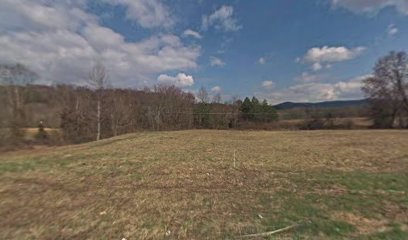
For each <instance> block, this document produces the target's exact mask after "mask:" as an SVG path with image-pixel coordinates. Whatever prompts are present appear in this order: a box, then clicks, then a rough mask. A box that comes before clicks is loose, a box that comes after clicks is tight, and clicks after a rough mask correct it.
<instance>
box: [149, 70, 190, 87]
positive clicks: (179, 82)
mask: <svg viewBox="0 0 408 240" xmlns="http://www.w3.org/2000/svg"><path fill="white" fill-rule="evenodd" d="M157 81H158V82H159V83H161V84H168V85H174V86H176V87H190V86H193V85H194V78H193V76H191V75H186V74H185V73H179V74H177V76H174V77H173V76H169V75H167V74H161V75H159V77H158V78H157Z"/></svg>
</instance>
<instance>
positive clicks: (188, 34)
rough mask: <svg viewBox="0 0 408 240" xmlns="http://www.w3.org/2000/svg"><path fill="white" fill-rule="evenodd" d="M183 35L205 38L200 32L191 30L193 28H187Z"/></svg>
mask: <svg viewBox="0 0 408 240" xmlns="http://www.w3.org/2000/svg"><path fill="white" fill-rule="evenodd" d="M183 36H185V37H193V38H197V39H202V38H203V36H202V35H201V34H200V33H199V32H196V31H193V30H191V29H187V30H185V31H184V32H183Z"/></svg>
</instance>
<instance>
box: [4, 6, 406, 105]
mask: <svg viewBox="0 0 408 240" xmlns="http://www.w3.org/2000/svg"><path fill="white" fill-rule="evenodd" d="M0 49H1V51H0V64H14V63H22V64H25V65H26V66H28V67H29V68H30V69H32V70H33V71H35V72H36V73H37V74H38V75H39V76H40V77H39V79H38V80H37V82H36V83H38V84H48V85H55V84H61V83H64V84H76V85H86V84H87V77H88V75H89V71H90V70H91V69H92V66H93V65H95V64H96V63H102V64H103V65H105V66H106V68H107V70H108V73H109V81H110V84H111V85H112V86H114V87H120V88H125V87H126V88H143V87H145V86H147V87H151V86H153V85H155V84H167V85H176V86H178V87H180V88H182V89H183V90H185V91H187V92H192V93H196V92H197V91H198V89H199V88H200V87H205V88H206V89H208V91H209V93H210V94H211V95H215V94H221V96H222V98H223V100H224V101H228V100H229V99H231V98H232V97H234V96H237V97H240V98H243V97H246V96H256V97H258V98H260V99H267V100H268V101H269V102H270V103H280V102H284V101H294V102H304V101H308V102H317V101H329V100H349V99H361V98H363V97H364V95H363V93H362V92H361V86H362V82H361V80H362V79H364V78H365V77H367V76H370V74H372V69H373V67H374V65H375V63H376V61H377V60H378V58H380V57H382V56H384V55H386V54H387V53H388V52H389V51H393V50H394V51H408V0H274V1H270V0H253V1H248V0H229V1H227V0H98V1H96V0H1V1H0Z"/></svg>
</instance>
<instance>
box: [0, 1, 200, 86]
mask: <svg viewBox="0 0 408 240" xmlns="http://www.w3.org/2000/svg"><path fill="white" fill-rule="evenodd" d="M135 2H139V1H135ZM27 8H29V9H36V11H28V10H29V9H27ZM4 16H12V18H11V19H12V20H11V21H10V20H9V21H0V49H2V51H0V63H16V62H19V63H23V64H25V65H27V66H28V67H30V68H31V69H32V70H34V71H36V72H37V73H38V74H40V76H41V80H42V82H44V83H73V84H83V83H84V81H85V80H86V78H87V76H88V71H89V70H90V68H91V67H92V65H93V62H95V61H96V60H97V61H101V62H102V63H103V64H105V65H106V67H107V69H108V71H109V74H110V79H111V81H112V84H113V85H116V86H144V85H149V84H152V83H154V81H155V78H154V76H157V74H158V73H161V72H166V71H184V70H187V69H192V68H196V67H197V58H198V57H199V56H200V48H199V47H197V46H186V45H184V44H183V43H182V41H181V39H180V38H179V37H177V36H175V35H172V34H159V35H152V36H151V37H149V38H146V39H143V40H140V41H138V42H129V41H127V40H126V39H125V38H124V36H122V35H121V34H119V33H116V32H115V31H113V30H112V29H110V28H108V27H105V26H102V25H100V24H99V18H98V17H97V16H95V15H93V14H91V13H89V12H87V11H86V1H85V0H69V1H43V0H21V1H18V2H16V1H11V0H4V1H1V2H0V18H1V17H4ZM47 18H51V20H46V19H47ZM0 20H3V19H0Z"/></svg>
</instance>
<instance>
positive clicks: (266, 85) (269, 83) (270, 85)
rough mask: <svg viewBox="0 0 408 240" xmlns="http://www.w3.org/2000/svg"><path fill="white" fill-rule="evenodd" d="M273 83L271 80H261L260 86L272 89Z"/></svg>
mask: <svg viewBox="0 0 408 240" xmlns="http://www.w3.org/2000/svg"><path fill="white" fill-rule="evenodd" d="M274 85H275V83H274V82H273V81H263V82H262V87H263V88H265V89H272V88H273V87H274Z"/></svg>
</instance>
